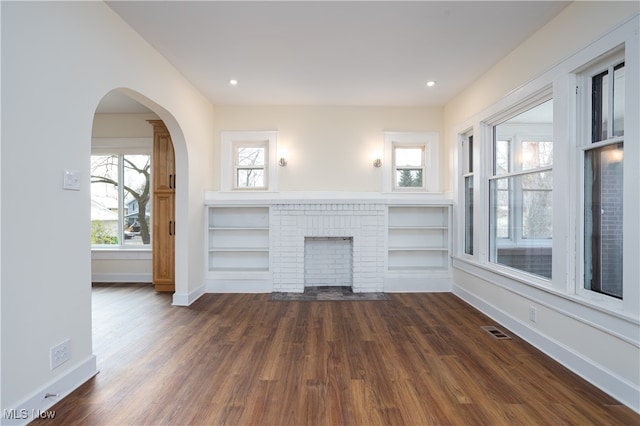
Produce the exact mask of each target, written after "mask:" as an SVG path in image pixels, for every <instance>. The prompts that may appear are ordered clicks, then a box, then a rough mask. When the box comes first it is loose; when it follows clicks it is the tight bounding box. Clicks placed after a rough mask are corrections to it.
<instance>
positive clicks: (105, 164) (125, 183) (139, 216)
mask: <svg viewBox="0 0 640 426" xmlns="http://www.w3.org/2000/svg"><path fill="white" fill-rule="evenodd" d="M121 181H122V188H120V185H121V183H120V182H121ZM150 183H151V156H150V155H104V156H92V157H91V197H92V208H95V209H97V210H98V211H102V212H103V214H105V215H106V214H107V212H108V211H110V212H112V213H113V214H115V215H116V217H117V220H118V221H119V223H122V230H123V233H122V235H118V234H119V229H120V228H119V226H118V224H117V223H116V224H113V223H110V222H113V221H105V220H96V219H97V218H94V217H92V223H94V224H95V225H94V226H92V228H95V229H93V230H92V243H93V244H119V243H124V244H128V242H127V241H126V240H131V242H134V243H138V244H140V243H141V244H150V242H151V232H150V224H149V217H150V212H149V201H150V199H151V198H150V195H151V194H150V189H151V187H150ZM121 190H122V191H121ZM121 196H122V197H123V203H122V206H123V207H124V209H123V211H120V203H119V198H120V197H121ZM105 204H108V205H105ZM92 215H93V209H92Z"/></svg>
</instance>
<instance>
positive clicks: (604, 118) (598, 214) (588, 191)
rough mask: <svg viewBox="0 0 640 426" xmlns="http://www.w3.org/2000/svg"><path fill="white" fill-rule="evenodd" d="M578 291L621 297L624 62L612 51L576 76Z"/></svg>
mask: <svg viewBox="0 0 640 426" xmlns="http://www.w3.org/2000/svg"><path fill="white" fill-rule="evenodd" d="M582 82H583V84H582V88H583V90H584V91H585V93H584V96H583V98H582V99H584V100H585V102H587V103H588V107H587V108H586V109H585V115H586V117H585V118H586V119H585V120H584V122H585V123H588V127H589V130H588V131H584V132H582V134H583V135H587V137H583V140H582V143H581V147H580V149H581V150H582V151H583V153H582V158H583V164H582V168H583V188H584V203H583V215H584V217H583V220H584V230H583V236H582V237H583V247H584V249H583V251H584V260H583V271H584V283H583V286H584V289H586V290H588V291H591V292H595V293H599V294H602V295H606V296H610V297H613V298H615V299H622V298H623V250H622V248H623V214H622V213H623V205H624V204H623V200H624V197H623V189H624V185H623V182H624V174H625V173H624V172H625V170H624V134H625V132H624V130H625V129H624V128H625V60H624V52H623V51H618V52H616V53H615V54H614V55H613V56H609V57H608V58H607V59H606V60H605V61H602V62H600V63H598V64H596V65H595V66H593V67H591V68H590V69H588V70H587V71H585V72H584V73H583V74H582Z"/></svg>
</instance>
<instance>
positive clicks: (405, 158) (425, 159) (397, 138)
mask: <svg viewBox="0 0 640 426" xmlns="http://www.w3.org/2000/svg"><path fill="white" fill-rule="evenodd" d="M384 143H385V158H388V159H390V160H391V161H390V162H389V163H388V164H387V163H385V173H384V184H383V189H384V191H430V192H436V191H438V190H439V158H438V134H437V133H435V132H429V133H417V132H416V133H414V132H385V133H384Z"/></svg>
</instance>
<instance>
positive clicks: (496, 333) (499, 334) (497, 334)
mask: <svg viewBox="0 0 640 426" xmlns="http://www.w3.org/2000/svg"><path fill="white" fill-rule="evenodd" d="M480 328H481V329H483V330H484V331H486V332H487V333H489V334H490V335H492V336H493V337H494V338H495V339H511V336H508V335H507V334H505V333H504V332H503V331H502V330H500V329H499V328H497V327H494V326H492V325H483V326H481V327H480Z"/></svg>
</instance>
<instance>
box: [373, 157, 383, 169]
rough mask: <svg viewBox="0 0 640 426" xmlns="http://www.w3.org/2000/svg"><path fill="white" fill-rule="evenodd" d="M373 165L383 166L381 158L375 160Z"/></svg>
mask: <svg viewBox="0 0 640 426" xmlns="http://www.w3.org/2000/svg"><path fill="white" fill-rule="evenodd" d="M373 167H382V160H381V159H379V158H376V159H375V160H373Z"/></svg>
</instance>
